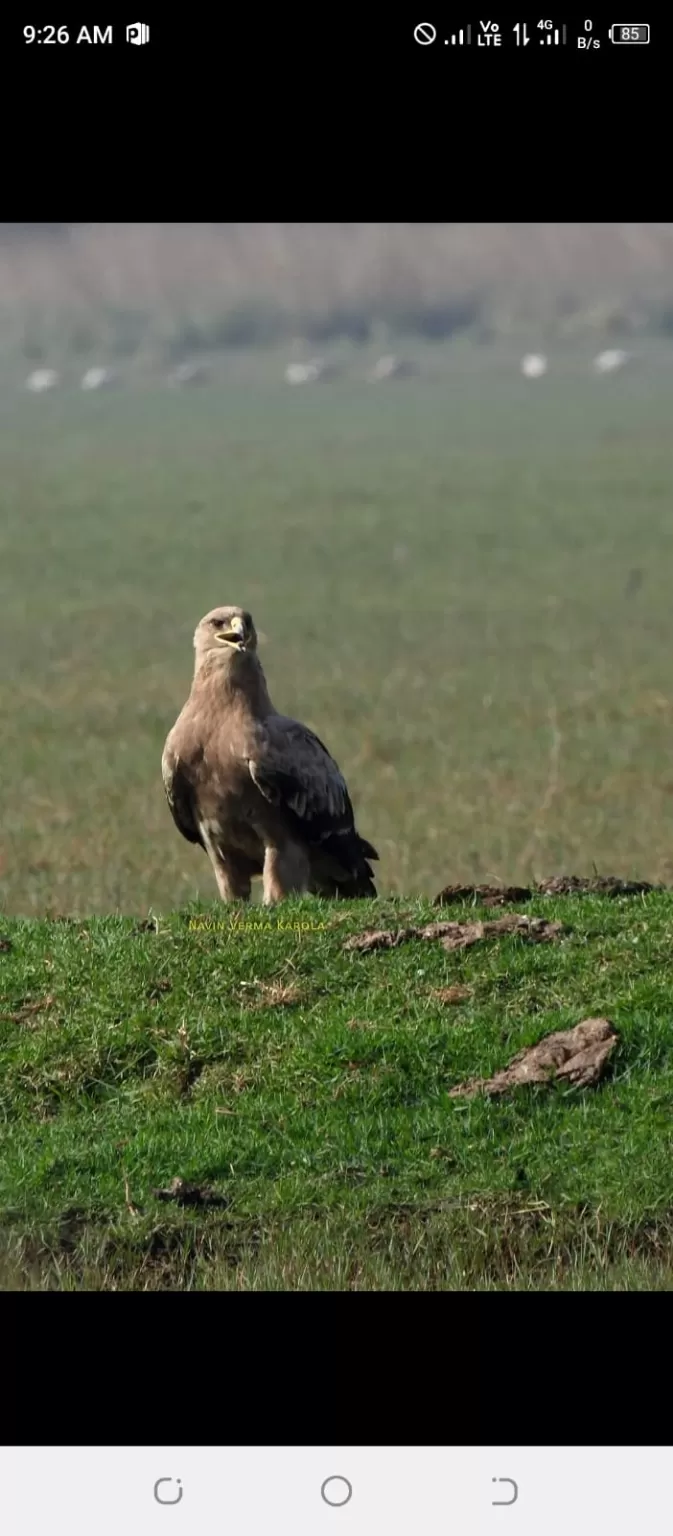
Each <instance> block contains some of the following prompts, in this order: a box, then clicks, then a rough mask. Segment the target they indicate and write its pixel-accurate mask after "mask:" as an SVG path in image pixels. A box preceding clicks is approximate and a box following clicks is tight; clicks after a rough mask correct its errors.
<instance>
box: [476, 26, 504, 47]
mask: <svg viewBox="0 0 673 1536" xmlns="http://www.w3.org/2000/svg"><path fill="white" fill-rule="evenodd" d="M479 25H480V27H481V33H480V35H479V36H478V37H477V47H478V48H499V47H500V44H501V43H502V33H501V31H500V28H499V26H498V23H497V21H480V23H479Z"/></svg>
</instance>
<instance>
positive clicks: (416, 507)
mask: <svg viewBox="0 0 673 1536" xmlns="http://www.w3.org/2000/svg"><path fill="white" fill-rule="evenodd" d="M590 355H591V351H590V349H589V348H587V349H585V350H584V351H583V352H582V353H577V352H576V353H574V354H573V353H571V352H568V353H566V354H562V355H561V356H560V357H559V359H558V366H557V368H556V370H555V371H552V373H550V375H549V376H548V377H547V378H546V379H544V380H542V381H540V382H536V383H533V384H531V383H530V382H527V381H525V380H523V379H521V378H520V377H519V376H518V374H517V370H516V358H517V356H518V353H517V352H516V351H512V352H510V353H509V354H508V353H507V352H506V350H505V349H504V348H503V347H502V346H500V348H499V349H498V350H491V349H487V348H483V349H474V350H472V351H470V350H468V349H467V348H462V347H459V346H455V347H454V348H453V349H450V348H437V349H429V350H428V351H427V353H425V354H424V355H423V361H424V363H425V366H426V373H427V376H426V377H422V378H419V379H411V380H409V381H406V382H399V383H396V384H393V385H390V386H378V387H377V386H372V385H368V384H366V383H365V382H364V381H363V379H362V377H361V375H362V373H363V371H364V368H365V367H366V364H367V359H366V358H362V357H359V355H358V356H357V357H355V358H354V360H353V363H352V376H351V377H348V376H346V377H344V378H342V379H339V380H336V381H334V382H333V383H330V384H324V385H320V386H316V387H314V388H307V389H289V388H287V386H285V385H284V384H283V382H282V369H283V363H284V357H283V355H281V354H278V355H277V356H267V357H264V356H261V355H260V356H257V357H252V356H251V357H249V358H248V357H245V356H242V357H240V358H237V359H235V360H228V361H227V362H226V363H225V362H224V361H223V362H222V364H221V365H220V368H219V378H218V381H217V383H216V384H215V385H214V386H213V388H212V389H210V390H208V389H205V390H203V391H197V390H195V391H193V392H192V393H189V392H185V393H183V394H171V392H170V391H168V390H165V389H163V390H162V389H161V388H159V387H152V386H151V385H150V384H147V383H143V382H141V381H140V380H138V381H136V382H135V383H131V384H130V385H129V387H128V389H126V390H124V391H120V392H119V393H117V394H115V393H110V394H107V395H105V394H101V395H93V396H91V397H88V398H87V397H83V396H81V395H79V394H78V393H77V391H76V390H70V391H68V390H63V391H62V392H57V393H55V394H54V395H53V396H45V397H42V398H25V397H22V396H21V395H20V394H18V393H17V392H16V390H15V389H14V388H13V386H12V384H11V382H10V381H4V383H2V387H0V450H1V452H2V463H3V475H2V482H1V484H0V652H1V654H2V657H3V667H2V672H1V679H0V709H1V711H2V720H3V753H2V768H3V793H2V832H1V838H0V902H1V906H2V919H1V924H2V932H3V933H4V934H6V935H8V937H9V938H10V939H11V941H12V947H11V949H6V950H5V951H3V952H0V1013H2V1015H3V1017H2V1020H1V1021H0V1049H1V1053H2V1055H1V1060H2V1068H1V1077H0V1095H1V1102H2V1143H3V1151H2V1158H1V1167H2V1175H1V1177H2V1182H3V1186H4V1187H3V1192H2V1196H1V1198H0V1206H1V1207H2V1210H3V1212H4V1215H3V1217H2V1227H1V1231H2V1243H3V1253H4V1258H3V1265H4V1270H3V1274H4V1279H3V1278H1V1277H0V1283H2V1284H4V1285H5V1286H6V1287H8V1286H11V1285H14V1284H25V1285H35V1286H39V1285H64V1286H68V1285H71V1286H77V1285H83V1286H87V1287H98V1286H113V1285H118V1286H120V1287H123V1286H157V1285H159V1286H162V1285H194V1286H209V1287H219V1288H223V1287H228V1286H243V1287H264V1286H269V1287H287V1288H316V1287H360V1288H362V1289H367V1288H378V1287H381V1286H396V1287H401V1288H419V1289H423V1288H431V1287H437V1286H461V1285H462V1286H470V1287H474V1286H494V1285H522V1286H526V1285H583V1286H584V1285H597V1286H598V1285H602V1286H607V1287H615V1286H620V1285H627V1286H631V1287H635V1286H638V1285H644V1286H647V1285H661V1286H666V1287H670V1285H671V1278H672V1276H673V1260H672V1248H671V1231H672V1229H673V1214H672V1213H673V1192H672V1187H671V1174H670V1168H671V1132H670V1106H671V1097H670V1095H671V1088H672V1086H673V1085H672V1083H671V1041H672V1039H673V1036H672V1033H671V1028H672V1027H671V1022H670V996H671V981H672V979H673V972H672V965H671V959H670V953H671V945H670V938H671V922H672V920H673V898H669V897H668V896H660V895H651V896H648V897H646V898H644V899H640V898H639V899H637V900H635V901H634V900H626V899H625V900H620V901H617V902H614V901H608V900H603V901H601V900H597V899H596V900H594V899H587V900H582V901H560V902H547V903H545V902H544V901H541V900H540V899H537V900H536V901H533V902H531V903H529V904H528V905H527V906H526V908H525V910H526V911H540V912H544V913H545V914H548V913H552V912H553V914H554V915H555V916H560V917H563V918H564V920H567V921H568V922H569V923H571V924H572V929H573V931H572V934H571V935H570V936H568V937H567V938H564V940H563V941H562V942H561V943H559V944H555V945H550V946H545V945H542V946H531V947H527V946H526V945H525V944H523V943H522V941H521V940H519V939H515V938H510V939H506V940H501V941H498V942H497V943H492V944H487V945H481V946H477V947H476V948H475V949H474V950H471V951H469V952H466V953H465V954H464V955H460V956H455V955H446V954H444V953H443V951H441V949H440V948H439V947H438V946H434V945H426V944H421V943H412V944H410V945H408V946H404V947H403V948H402V949H400V950H399V951H393V952H390V953H385V954H375V955H371V956H366V957H365V956H362V957H354V956H347V955H344V954H343V953H342V951H341V948H340V945H341V942H342V937H343V936H344V935H345V934H346V933H348V932H349V931H355V930H356V929H357V927H358V926H365V925H367V924H369V925H371V924H372V923H373V924H374V925H375V926H384V927H385V926H388V925H389V924H390V925H392V926H394V925H395V924H396V923H397V922H398V921H400V920H401V917H402V916H403V915H404V914H405V913H407V912H408V911H411V910H412V909H413V910H414V911H417V910H419V911H422V912H423V913H424V914H425V916H426V917H427V915H428V914H429V912H430V909H429V907H428V906H427V898H429V897H432V895H434V894H435V892H436V891H437V890H439V888H440V887H441V886H443V885H445V884H446V883H447V882H449V881H475V880H490V881H498V882H499V881H502V882H506V881H510V880H523V879H532V878H536V877H543V876H546V875H550V874H552V873H556V872H558V871H560V870H563V871H566V872H572V873H575V874H591V873H592V871H593V870H594V868H596V869H598V870H599V871H600V872H602V873H609V874H616V875H623V876H637V877H640V878H643V879H649V880H657V881H663V882H666V883H669V882H671V881H673V755H672V750H671V749H672V747H673V719H672V715H673V687H672V685H671V675H672V674H671V655H672V654H673V608H672V604H671V591H672V590H673V518H672V516H671V507H672V506H673V459H672V457H671V419H672V413H673V353H669V352H667V351H666V350H665V349H663V348H659V349H654V350H653V351H652V353H651V356H649V357H648V358H647V359H644V361H643V363H642V365H641V366H634V367H633V369H632V371H629V370H625V371H624V373H623V374H621V375H618V376H616V377H614V378H612V379H605V380H597V379H594V378H593V377H591V375H590V373H589V370H588V361H589V358H590ZM358 371H359V374H360V377H358V376H357V375H358ZM0 382H1V381H0ZM220 602H232V603H240V604H242V605H244V606H246V607H248V608H250V609H251V611H252V613H253V616H254V618H255V621H256V624H257V628H258V630H259V631H261V634H262V636H263V637H264V643H263V644H262V648H261V657H262V662H263V665H264V667H265V670H266V672H267V677H268V681H269V686H270V691H271V695H272V698H273V699H274V702H275V703H276V705H277V707H278V708H280V709H282V710H283V711H284V712H286V713H289V714H297V715H298V716H299V717H300V718H302V719H303V720H304V721H306V723H307V724H309V725H311V726H312V727H313V728H314V729H315V730H317V732H318V734H319V735H320V736H321V737H322V738H323V739H324V740H326V742H327V744H328V746H329V747H330V749H331V750H332V752H333V753H334V755H335V756H336V757H337V760H338V761H339V763H340V766H341V767H342V769H343V770H344V772H345V774H346V776H347V779H348V782H349V786H350V789H351V793H352V798H353V800H354V803H355V807H356V813H357V820H358V825H359V828H360V830H361V831H362V833H363V835H364V836H365V837H367V838H368V839H370V840H371V841H372V842H373V843H374V844H375V846H376V847H377V848H378V849H379V852H380V854H381V860H380V867H379V875H378V883H379V889H380V892H381V899H380V902H379V903H377V904H375V908H374V910H372V908H371V907H370V905H369V904H367V903H365V904H362V906H360V907H358V906H357V905H353V906H349V907H348V908H344V909H343V911H342V909H341V908H339V911H338V912H336V911H335V909H334V908H333V907H329V906H325V905H324V904H320V903H317V902H307V903H298V904H293V906H292V909H291V910H292V911H293V913H294V915H295V917H296V918H297V920H303V921H311V922H314V923H316V924H317V923H325V924H327V926H326V927H325V928H321V927H316V928H312V929H309V930H307V931H306V932H304V933H302V934H297V933H293V932H292V931H290V930H285V929H280V928H276V929H274V930H273V931H271V930H267V931H264V932H262V931H259V930H250V931H249V932H247V931H246V933H245V934H243V933H242V932H240V931H237V932H236V934H235V937H233V938H232V935H231V934H230V933H229V932H228V931H226V930H212V931H211V932H205V931H204V932H196V931H191V930H190V929H189V927H188V925H187V923H186V921H185V917H184V914H185V913H187V914H189V913H194V912H195V911H198V912H201V913H203V912H205V913H207V915H208V916H209V917H210V918H212V919H213V921H221V920H223V915H226V914H223V909H221V908H219V907H217V906H216V905H215V903H214V900H213V897H214V883H213V881H212V877H211V875H210V872H209V867H208V865H207V861H206V859H205V856H204V855H203V854H202V853H201V852H200V850H195V849H193V848H191V847H189V846H188V845H187V844H186V843H184V842H183V841H182V839H181V838H180V837H179V836H178V834H177V832H176V831H175V829H174V827H173V824H172V821H171V818H170V815H169V812H168V810H167V807H166V805H165V802H164V798H163V790H162V785H161V776H160V759H161V751H162V747H163V742H164V739H165V736H166V734H167V731H168V729H169V728H170V726H171V725H172V723H173V721H174V719H175V717H176V715H177V713H178V711H179V709H180V708H181V706H182V703H183V701H184V699H185V697H186V694H187V691H188V688H189V684H190V679H191V665H192V659H191V638H192V632H193V629H194V626H195V624H196V622H197V620H198V619H199V618H200V616H201V615H202V614H203V613H204V612H206V611H207V610H208V609H209V608H211V607H213V606H214V605H215V604H217V603H220ZM424 900H425V902H426V905H425V906H423V905H422V902H423V901H424ZM419 903H421V905H420V906H419ZM148 911H151V912H152V913H155V914H158V915H159V932H158V933H156V934H155V933H153V932H137V931H136V924H137V919H139V918H145V917H146V916H147V914H148ZM435 915H436V914H435ZM451 915H452V916H453V915H456V916H460V915H461V912H460V911H457V912H456V913H455V914H453V913H452V914H451ZM463 915H464V914H463ZM337 916H344V918H346V921H345V923H343V924H342V923H335V918H336V917H337ZM57 917H69V918H75V919H78V920H85V921H82V922H77V923H63V924H61V923H55V922H53V921H52V920H53V919H54V918H57ZM227 921H228V916H227ZM274 921H275V920H274ZM454 980H459V981H462V982H464V983H465V985H466V986H468V987H469V988H470V995H469V998H468V999H467V1000H466V1001H465V1002H463V1003H461V1004H460V1005H458V1006H454V1007H451V1008H447V1007H443V1008H442V1007H439V1006H438V1005H437V1003H436V1002H433V1000H432V998H431V996H430V992H431V990H432V988H434V987H437V986H442V985H446V984H447V981H454ZM262 982H265V983H267V984H268V986H271V985H274V984H275V985H283V986H288V985H290V983H292V985H293V986H296V987H297V988H298V997H297V998H296V999H295V1001H294V1002H293V1003H292V1004H291V1005H288V1004H287V1003H282V1002H281V1003H277V1002H276V1003H274V1002H273V1001H272V1000H270V998H271V999H272V997H273V996H275V994H269V993H268V992H264V989H263V988H262V989H261V990H260V988H259V986H258V985H257V984H258V983H262ZM164 983H165V986H164ZM45 998H51V999H52V1001H51V1002H50V1003H48V1004H47V1005H46V1006H44V1007H40V1006H33V1005H40V1004H43V1003H44V999H45ZM595 1013H604V1014H606V1015H607V1016H608V1017H609V1018H611V1019H612V1020H613V1021H614V1023H615V1025H616V1027H617V1029H618V1031H619V1032H620V1044H619V1048H618V1052H617V1055H616V1059H615V1063H614V1066H613V1067H612V1068H611V1070H610V1073H609V1074H608V1077H607V1078H606V1081H605V1083H603V1084H602V1085H601V1086H600V1087H599V1088H597V1089H593V1090H582V1091H572V1090H568V1089H565V1090H561V1089H560V1088H551V1087H549V1088H544V1089H535V1090H519V1091H518V1092H517V1093H516V1094H514V1095H512V1096H511V1097H508V1099H507V1101H506V1102H505V1101H502V1102H498V1103H495V1102H492V1103H490V1102H488V1101H486V1100H481V1099H480V1100H478V1101H477V1100H475V1101H469V1103H467V1102H462V1101H460V1100H458V1101H456V1100H448V1099H447V1097H446V1091H447V1086H448V1085H450V1084H451V1083H453V1082H456V1081H459V1080H460V1079H461V1078H462V1077H463V1076H465V1077H467V1076H473V1075H475V1074H476V1073H483V1072H484V1071H486V1070H488V1071H490V1070H491V1069H492V1068H494V1067H497V1066H500V1065H503V1064H505V1062H506V1061H507V1060H509V1058H510V1057H511V1055H513V1054H514V1052H515V1051H516V1050H517V1049H519V1048H520V1047H521V1045H522V1044H526V1043H529V1042H532V1041H533V1040H536V1039H538V1038H540V1036H541V1035H543V1034H545V1033H546V1032H548V1031H549V1030H551V1029H554V1028H567V1027H569V1025H571V1024H575V1023H577V1022H579V1020H580V1019H582V1018H584V1017H587V1016H588V1015H590V1014H595ZM353 1020H355V1021H356V1022H355V1024H352V1021H353ZM194 1062H196V1063H197V1066H196V1067H195V1069H194V1071H193V1072H192V1068H191V1066H190V1063H192V1064H193V1063H194ZM351 1063H352V1065H351ZM175 1176H180V1177H183V1178H186V1179H193V1180H195V1181H197V1182H199V1181H201V1182H205V1183H206V1184H208V1185H212V1186H213V1187H214V1188H215V1190H216V1191H219V1192H220V1194H221V1195H222V1197H223V1198H225V1199H226V1201H227V1204H226V1206H223V1207H217V1206H214V1207H213V1208H212V1209H210V1208H208V1209H207V1210H206V1209H204V1210H198V1211H190V1210H189V1209H188V1208H185V1209H182V1208H181V1207H176V1206H175V1205H174V1203H171V1202H162V1201H160V1200H158V1199H157V1198H156V1197H155V1196H153V1195H152V1189H153V1188H155V1187H156V1188H159V1187H163V1186H165V1185H167V1184H169V1183H170V1180H171V1179H172V1178H173V1177H175Z"/></svg>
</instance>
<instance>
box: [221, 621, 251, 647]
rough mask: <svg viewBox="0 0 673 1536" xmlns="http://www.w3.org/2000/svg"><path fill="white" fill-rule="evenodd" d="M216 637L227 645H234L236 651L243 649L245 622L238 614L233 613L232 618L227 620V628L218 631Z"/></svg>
mask: <svg viewBox="0 0 673 1536" xmlns="http://www.w3.org/2000/svg"><path fill="white" fill-rule="evenodd" d="M217 638H218V640H221V641H223V642H225V643H226V644H227V645H233V646H235V647H236V650H237V651H244V650H245V624H244V623H243V620H242V619H241V618H239V616H238V614H234V617H233V619H230V620H229V628H228V629H221V630H220V631H219V633H218V636H217Z"/></svg>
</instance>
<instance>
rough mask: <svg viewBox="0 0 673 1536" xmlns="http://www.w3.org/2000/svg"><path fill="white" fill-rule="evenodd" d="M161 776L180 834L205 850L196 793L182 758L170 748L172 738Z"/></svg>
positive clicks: (166, 751)
mask: <svg viewBox="0 0 673 1536" xmlns="http://www.w3.org/2000/svg"><path fill="white" fill-rule="evenodd" d="M161 776H162V778H163V781H164V789H165V791H166V799H167V801H168V804H169V806H170V811H171V815H172V817H173V820H174V822H175V825H176V827H177V829H178V832H181V833H182V836H183V837H186V839H187V842H188V843H198V844H200V846H201V848H205V843H204V841H203V838H202V836H201V833H200V831H199V827H198V822H197V819H196V806H195V801H194V791H193V789H192V786H191V784H190V782H189V779H188V777H187V775H186V773H185V771H184V769H183V767H182V765H181V762H180V758H179V757H178V756H177V754H176V753H175V752H174V751H173V749H172V747H171V746H170V738H169V741H167V742H166V746H165V747H164V755H163V757H162V759H161Z"/></svg>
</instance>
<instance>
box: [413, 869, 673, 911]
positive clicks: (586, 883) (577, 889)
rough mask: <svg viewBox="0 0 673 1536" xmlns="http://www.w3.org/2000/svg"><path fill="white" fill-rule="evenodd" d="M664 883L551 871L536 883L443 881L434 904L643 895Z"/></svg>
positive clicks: (506, 903)
mask: <svg viewBox="0 0 673 1536" xmlns="http://www.w3.org/2000/svg"><path fill="white" fill-rule="evenodd" d="M667 889H668V887H667V886H665V885H652V884H650V882H649V880H619V879H617V878H616V876H613V875H594V876H591V877H589V878H587V879H584V878H582V877H581V876H580V875H552V877H551V879H549V880H540V881H538V882H537V883H536V884H535V885H445V887H444V889H443V890H442V891H440V892H439V895H438V896H435V900H434V905H435V906H436V907H448V906H452V905H453V904H455V903H457V902H459V901H473V902H474V903H475V904H477V903H480V904H481V905H482V906H485V907H504V906H511V905H513V904H514V903H515V902H517V901H530V899H531V897H532V896H643V895H646V894H647V893H648V892H649V891H665V890H667Z"/></svg>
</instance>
